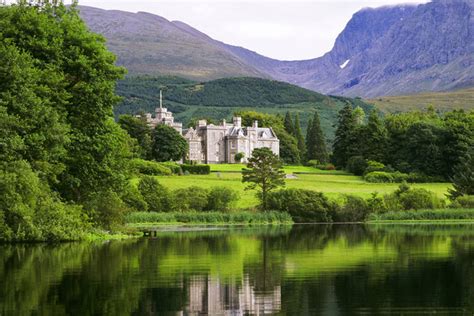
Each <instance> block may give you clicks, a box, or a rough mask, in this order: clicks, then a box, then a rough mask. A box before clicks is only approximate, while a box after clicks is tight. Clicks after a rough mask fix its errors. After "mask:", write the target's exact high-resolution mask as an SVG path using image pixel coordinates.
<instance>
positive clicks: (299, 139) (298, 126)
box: [294, 113, 306, 159]
mask: <svg viewBox="0 0 474 316" xmlns="http://www.w3.org/2000/svg"><path fill="white" fill-rule="evenodd" d="M294 136H295V138H296V142H297V143H298V151H299V154H300V158H301V159H303V158H304V157H306V144H305V141H304V137H303V131H302V130H301V123H300V115H299V114H298V113H296V115H295V132H294Z"/></svg>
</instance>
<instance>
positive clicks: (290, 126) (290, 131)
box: [283, 112, 295, 135]
mask: <svg viewBox="0 0 474 316" xmlns="http://www.w3.org/2000/svg"><path fill="white" fill-rule="evenodd" d="M283 126H284V127H285V130H286V131H287V132H288V134H290V135H295V126H294V125H293V120H292V119H291V114H290V112H286V115H285V121H284V123H283Z"/></svg>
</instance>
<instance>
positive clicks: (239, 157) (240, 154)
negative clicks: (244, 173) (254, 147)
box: [234, 153, 245, 162]
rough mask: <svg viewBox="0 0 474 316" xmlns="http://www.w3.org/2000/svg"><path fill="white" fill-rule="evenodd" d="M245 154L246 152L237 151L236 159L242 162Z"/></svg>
mask: <svg viewBox="0 0 474 316" xmlns="http://www.w3.org/2000/svg"><path fill="white" fill-rule="evenodd" d="M244 157H245V154H244V153H236V154H235V156H234V159H235V161H236V162H240V161H241V160H242V159H244Z"/></svg>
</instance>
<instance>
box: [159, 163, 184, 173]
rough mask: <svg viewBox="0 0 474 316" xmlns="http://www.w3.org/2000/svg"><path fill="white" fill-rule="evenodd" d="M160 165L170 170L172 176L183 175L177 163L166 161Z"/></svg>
mask: <svg viewBox="0 0 474 316" xmlns="http://www.w3.org/2000/svg"><path fill="white" fill-rule="evenodd" d="M158 164H159V165H161V166H164V167H166V168H168V169H170V170H171V173H172V174H182V170H181V167H180V165H179V164H177V163H176V162H172V161H165V162H158Z"/></svg>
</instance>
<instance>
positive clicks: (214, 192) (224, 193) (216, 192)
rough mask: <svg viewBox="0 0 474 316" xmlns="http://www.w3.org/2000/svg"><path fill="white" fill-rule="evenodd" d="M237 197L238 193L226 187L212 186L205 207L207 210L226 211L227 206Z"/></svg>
mask: <svg viewBox="0 0 474 316" xmlns="http://www.w3.org/2000/svg"><path fill="white" fill-rule="evenodd" d="M238 199H239V195H238V194H237V192H235V191H234V190H232V189H229V188H226V187H214V188H212V189H211V191H210V192H209V197H208V203H207V207H206V209H207V210H209V211H228V210H229V206H230V205H231V204H232V203H233V202H235V201H237V200H238Z"/></svg>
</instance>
